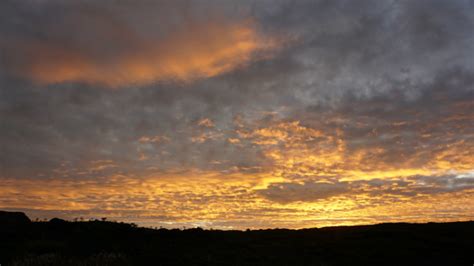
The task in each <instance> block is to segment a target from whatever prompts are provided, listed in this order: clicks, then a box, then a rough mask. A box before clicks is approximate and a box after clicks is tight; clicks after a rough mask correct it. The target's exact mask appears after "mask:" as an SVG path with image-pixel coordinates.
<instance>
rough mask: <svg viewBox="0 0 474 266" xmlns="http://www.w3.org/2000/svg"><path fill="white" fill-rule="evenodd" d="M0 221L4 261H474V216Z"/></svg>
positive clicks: (1, 259) (1, 258)
mask: <svg viewBox="0 0 474 266" xmlns="http://www.w3.org/2000/svg"><path fill="white" fill-rule="evenodd" d="M0 216H1V215H0ZM20 216H21V215H20ZM25 218H26V217H25ZM15 219H16V220H15ZM0 223H1V224H2V226H1V229H0V264H1V265H2V266H8V265H407V264H409V265H468V266H471V265H473V263H474V222H456V223H428V224H401V223H398V224H378V225H369V226H352V227H330V228H321V229H316V228H315V229H303V230H285V229H275V230H251V231H218V230H202V229H187V230H176V229H175V230H166V229H159V230H153V229H146V228H138V227H136V226H134V225H130V224H123V223H113V222H103V221H89V222H65V221H62V220H59V219H54V220H53V221H50V222H29V220H27V218H26V219H23V222H22V221H21V218H20V219H19V220H18V217H17V218H14V219H3V221H2V218H1V217H0Z"/></svg>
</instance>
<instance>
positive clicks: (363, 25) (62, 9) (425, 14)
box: [0, 0, 474, 228]
mask: <svg viewBox="0 0 474 266" xmlns="http://www.w3.org/2000/svg"><path fill="white" fill-rule="evenodd" d="M473 9H474V6H473V4H472V2H470V1H462V0H459V1H416V2H414V1H358V2H357V3H353V2H351V1H316V0H315V1H298V2H297V3H295V2H294V1H278V2H275V1H258V2H252V1H249V2H246V1H240V2H239V3H233V2H231V1H219V2H217V1H173V2H170V3H165V2H161V3H160V2H153V3H151V2H150V1H133V3H132V2H130V1H101V2H100V3H99V2H97V1H80V2H77V1H74V2H72V1H54V0H47V1H2V2H1V3H0V50H1V54H0V118H1V119H0V129H1V131H2V134H0V150H1V152H0V182H2V186H1V188H0V208H10V209H18V210H25V211H27V213H30V214H32V215H34V216H38V217H51V216H54V215H59V216H62V217H68V218H73V217H76V216H86V217H88V216H90V217H102V216H108V217H111V218H112V219H120V220H126V221H135V222H139V223H142V224H147V225H164V226H170V227H173V226H182V225H187V226H189V225H199V226H207V227H221V228H246V227H259V228H261V227H307V226H321V225H334V224H360V223H373V222H383V221H415V222H416V221H446V220H463V219H473V218H474V217H473V216H472V213H474V210H473V207H471V206H474V194H473V193H474V188H473V184H472V172H473V171H474V165H473V161H474V160H473V158H474V144H473V143H474V127H473V126H472V125H473V124H474V105H473V103H474V78H473V77H474V68H473V64H472V58H473V57H474V55H473V51H474V41H473V38H474V35H473V32H472V28H474V16H473V14H474V12H472V11H473ZM110 88H115V89H114V90H110Z"/></svg>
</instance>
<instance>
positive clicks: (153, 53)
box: [18, 20, 278, 87]
mask: <svg viewBox="0 0 474 266" xmlns="http://www.w3.org/2000/svg"><path fill="white" fill-rule="evenodd" d="M128 35H130V36H128V37H127V38H128V41H126V42H130V43H131V44H132V45H130V47H131V48H130V49H127V50H124V51H117V52H116V54H113V53H112V55H107V56H104V58H103V57H101V55H100V54H99V55H98V56H97V55H96V54H94V53H88V52H84V50H82V49H81V48H79V49H74V48H72V47H68V46H62V45H61V44H58V43H54V42H52V41H51V42H45V41H41V42H40V41H37V42H32V43H30V44H28V45H20V46H19V48H18V49H20V50H23V52H24V54H28V55H29V56H28V57H29V58H28V59H27V60H26V63H25V66H24V67H22V68H24V69H20V70H18V71H19V72H21V73H20V75H25V76H27V77H29V78H31V79H32V80H34V81H35V82H38V83H40V84H54V83H63V82H81V83H87V84H99V85H103V86H107V87H121V86H127V85H146V84H150V83H154V82H159V81H165V80H177V81H181V82H189V81H192V80H196V79H200V78H208V77H213V76H217V75H219V74H222V73H226V72H229V71H232V70H234V69H237V68H239V67H242V66H244V65H246V64H248V63H250V62H252V61H254V60H259V59H262V58H265V57H268V56H269V55H270V54H271V52H272V51H274V50H275V48H277V47H278V41H277V40H276V39H275V38H271V37H268V36H264V35H263V34H262V33H260V32H259V31H258V30H257V27H256V25H255V23H253V22H252V21H248V20H246V21H240V22H234V23H219V22H217V21H213V22H206V23H196V24H193V25H192V26H189V27H186V28H181V29H179V30H177V31H174V32H170V33H168V34H167V35H166V36H164V37H162V38H158V39H146V40H142V39H140V38H139V37H137V36H135V35H133V34H128ZM110 41H111V44H110V45H111V46H113V45H114V43H113V41H114V40H110ZM122 41H123V40H122ZM91 45H93V44H91Z"/></svg>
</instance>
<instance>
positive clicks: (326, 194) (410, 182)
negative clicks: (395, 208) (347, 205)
mask: <svg viewBox="0 0 474 266" xmlns="http://www.w3.org/2000/svg"><path fill="white" fill-rule="evenodd" d="M473 189H474V178H472V173H471V175H463V174H459V175H432V176H421V175H414V176H406V177H397V178H393V177H388V178H387V177H379V178H375V179H371V180H356V181H334V182H314V181H307V182H304V183H288V182H283V183H272V184H270V185H269V186H268V187H267V188H265V189H259V190H257V193H258V194H260V195H261V196H263V197H265V198H266V199H268V200H271V201H274V202H278V203H283V204H287V203H291V202H297V201H300V202H315V201H318V200H327V199H330V198H332V197H336V196H339V197H349V198H353V197H356V196H365V197H372V198H373V201H374V202H377V201H378V199H376V198H377V197H385V198H388V197H391V196H395V197H399V198H405V199H406V198H408V199H414V198H415V197H421V196H426V195H428V196H434V195H437V194H442V193H455V192H462V191H472V190H473Z"/></svg>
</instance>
